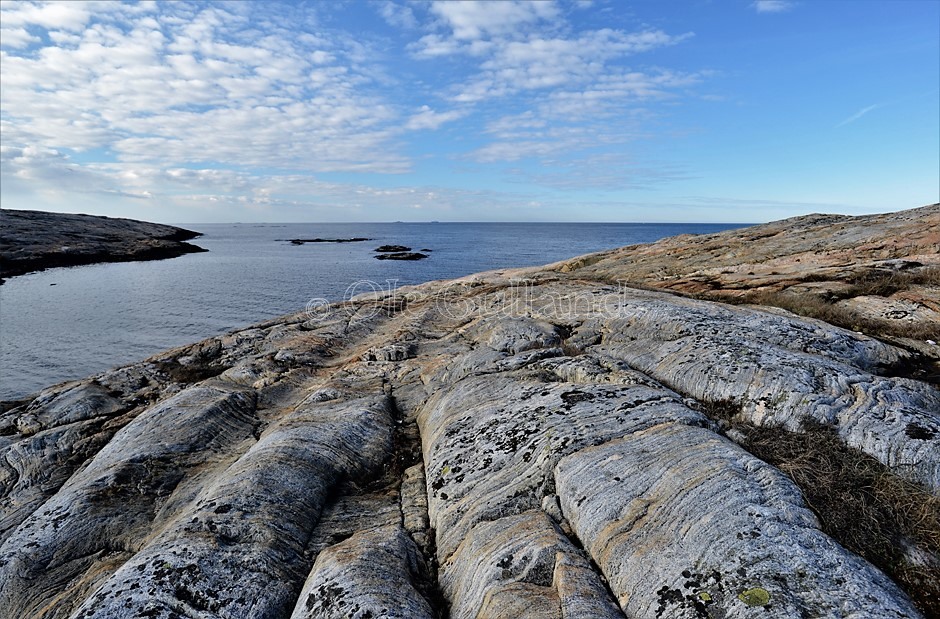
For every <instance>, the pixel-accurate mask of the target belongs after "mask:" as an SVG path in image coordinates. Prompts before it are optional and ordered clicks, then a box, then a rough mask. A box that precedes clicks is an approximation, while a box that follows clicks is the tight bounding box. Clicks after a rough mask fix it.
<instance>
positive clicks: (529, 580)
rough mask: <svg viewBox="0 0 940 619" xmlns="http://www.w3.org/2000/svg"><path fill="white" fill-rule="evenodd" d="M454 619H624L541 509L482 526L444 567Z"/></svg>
mask: <svg viewBox="0 0 940 619" xmlns="http://www.w3.org/2000/svg"><path fill="white" fill-rule="evenodd" d="M440 584H441V589H442V591H443V593H444V595H445V596H446V597H447V598H448V600H450V602H451V609H450V613H451V617H452V618H453V619H516V618H520V619H521V618H532V619H535V618H538V619H556V618H557V619H567V618H569V617H570V618H571V619H574V618H576V617H593V618H596V619H607V618H610V619H614V618H616V619H623V614H622V613H621V612H620V611H619V610H618V609H617V606H616V604H615V603H614V601H613V600H612V599H611V598H610V595H609V594H608V592H607V590H606V589H605V588H604V584H603V582H602V581H601V579H600V577H599V576H598V574H597V573H596V572H594V571H593V570H592V569H591V568H590V564H589V562H588V560H587V559H586V558H585V557H584V556H583V554H582V553H581V551H579V550H578V549H577V548H576V547H575V546H574V545H573V544H572V543H571V541H570V540H568V538H566V537H565V536H564V534H563V533H562V532H561V531H560V530H559V529H558V527H557V526H555V524H554V523H552V521H551V520H549V518H548V517H547V516H546V515H545V514H544V513H542V512H541V511H526V512H522V513H519V514H515V515H512V516H507V517H505V518H499V519H497V520H491V521H485V522H481V523H479V524H477V525H476V526H474V527H473V528H472V529H471V530H470V531H469V532H468V534H467V536H466V538H465V539H464V540H463V541H462V542H461V544H460V546H459V547H458V548H457V549H456V551H455V552H454V554H453V555H452V556H451V557H450V558H449V559H448V560H447V561H446V562H444V563H443V564H442V565H441V577H440Z"/></svg>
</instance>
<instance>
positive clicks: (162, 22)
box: [2, 3, 446, 173]
mask: <svg viewBox="0 0 940 619" xmlns="http://www.w3.org/2000/svg"><path fill="white" fill-rule="evenodd" d="M74 4H75V5H78V7H79V8H80V9H81V10H79V9H77V8H74V6H73V3H70V4H68V5H34V4H24V5H15V7H14V8H13V9H10V10H5V11H4V13H3V17H4V25H7V20H8V19H9V20H10V21H11V23H12V24H21V23H22V24H28V25H30V27H49V28H52V27H55V28H68V29H69V30H70V31H71V32H75V33H76V34H75V35H74V36H73V35H63V36H56V37H55V38H53V41H52V43H51V44H48V45H46V46H42V47H41V48H40V49H39V50H38V51H29V52H24V53H22V54H19V53H14V52H13V51H7V52H3V54H4V55H3V84H4V88H3V91H2V104H3V109H4V113H5V118H6V120H7V121H8V125H9V127H10V129H11V132H10V133H9V134H8V133H6V132H5V133H4V141H5V142H6V141H7V140H8V139H9V140H14V139H15V140H17V142H16V143H19V144H21V145H37V146H41V147H45V148H52V149H62V148H66V149H72V150H76V151H83V150H88V149H95V148H104V149H109V150H111V151H112V152H113V153H114V155H115V156H116V157H118V158H119V159H122V160H126V161H137V162H152V163H158V162H175V163H185V162H197V161H214V162H222V163H224V164H236V165H255V166H268V167H283V168H302V169H305V170H314V171H338V170H354V171H362V170H370V171H374V172H390V173H399V172H403V171H406V170H408V169H409V165H410V164H409V162H408V160H407V159H406V158H405V157H403V156H401V155H398V154H397V153H396V152H395V148H394V147H392V146H391V145H390V142H389V140H390V139H391V138H392V137H393V136H394V135H395V134H396V133H400V132H401V131H402V128H401V125H400V124H398V125H396V124H395V121H396V120H398V112H397V111H396V109H395V108H394V107H393V106H390V105H389V104H388V103H387V102H386V101H385V98H384V96H383V94H382V92H381V88H380V87H379V85H377V84H376V81H375V71H374V68H372V67H368V66H363V64H362V59H363V58H365V57H368V56H369V54H368V52H367V51H364V47H363V45H362V44H361V43H359V42H355V41H353V40H352V39H351V37H349V38H345V39H344V38H343V37H342V36H339V35H330V34H325V33H319V32H318V33H314V34H315V36H313V37H312V40H311V38H308V37H302V36H300V34H299V33H298V32H297V31H296V30H291V29H289V28H287V26H290V24H289V23H288V24H284V27H282V26H280V25H277V24H274V25H272V26H271V28H272V29H273V30H271V29H269V30H261V29H246V28H245V27H246V26H248V25H250V24H251V20H250V19H248V17H249V16H246V15H245V14H243V12H244V11H246V10H250V9H251V6H249V5H244V4H237V3H236V4H234V5H230V4H226V5H221V4H217V5H216V4H210V5H195V6H194V5H189V4H184V3H172V4H163V5H159V7H156V9H157V12H155V13H152V14H145V15H130V14H129V13H128V12H140V11H141V10H142V9H141V7H139V6H134V5H123V4H104V5H101V6H96V7H93V8H94V9H95V10H94V11H91V8H90V7H89V6H86V5H84V4H79V3H74ZM4 6H6V5H4ZM266 15H267V17H266V18H267V19H274V20H275V21H277V19H276V16H274V17H272V16H271V15H268V14H266ZM272 33H275V34H276V35H277V40H276V41H272V40H271V37H272V36H274V34H272ZM50 37H51V35H50ZM444 120H446V119H443V120H442V121H441V122H443V121H444Z"/></svg>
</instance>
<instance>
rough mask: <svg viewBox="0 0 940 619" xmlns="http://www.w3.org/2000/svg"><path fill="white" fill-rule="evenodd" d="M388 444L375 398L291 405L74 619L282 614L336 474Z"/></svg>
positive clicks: (367, 466) (382, 452)
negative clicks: (287, 412) (289, 410)
mask: <svg viewBox="0 0 940 619" xmlns="http://www.w3.org/2000/svg"><path fill="white" fill-rule="evenodd" d="M390 447H391V418H390V415H389V411H388V406H387V403H386V402H385V400H384V398H382V397H372V398H363V399H359V400H350V401H346V402H325V403H318V404H309V405H307V406H306V407H304V408H302V409H298V410H296V411H294V412H293V413H291V414H290V415H288V416H286V417H285V418H283V419H282V420H281V421H279V422H278V423H277V424H275V425H274V426H272V427H270V428H269V429H268V430H266V431H265V432H264V434H263V435H262V436H261V438H260V439H259V440H258V442H257V443H256V444H255V445H254V446H252V448H251V449H249V450H248V451H247V452H246V453H245V454H244V455H243V456H242V457H241V458H239V459H238V460H237V461H236V462H235V463H234V464H232V465H231V466H230V467H229V468H228V469H227V470H226V471H225V472H224V473H223V474H222V475H221V476H220V477H219V478H218V479H217V480H216V481H215V482H214V483H212V484H209V485H208V487H207V488H206V489H205V491H204V492H203V493H202V495H201V496H200V497H199V499H198V501H197V502H196V503H195V504H194V505H193V506H191V507H190V508H189V509H186V510H183V511H182V512H180V513H179V516H178V517H177V518H176V519H175V520H174V521H173V522H172V523H171V524H170V525H169V526H168V527H166V528H165V529H164V530H163V531H161V532H160V533H159V534H158V535H157V536H156V537H154V538H153V539H151V540H149V543H148V544H147V545H146V547H144V548H143V549H142V550H141V551H140V552H139V553H137V554H136V555H135V556H134V557H133V558H132V559H130V560H129V561H127V562H126V563H124V565H122V566H121V568H120V569H119V570H117V572H115V573H114V575H113V576H112V577H111V578H110V579H108V581H107V582H105V583H104V584H103V585H102V586H101V587H100V588H99V589H98V590H97V591H96V592H95V593H94V594H93V595H91V596H89V597H88V598H87V599H86V601H85V602H84V604H83V605H82V606H81V607H80V608H79V609H78V610H77V611H76V612H75V613H74V615H73V617H74V619H90V618H93V617H94V618H99V619H101V618H109V619H118V618H121V619H123V618H128V619H130V618H131V617H138V616H141V614H142V613H146V612H157V613H160V612H163V613H169V612H170V611H173V612H183V613H185V614H186V615H188V616H193V615H198V613H211V615H210V616H218V617H224V618H227V619H229V618H230V619H236V618H240V617H269V616H270V617H275V616H283V615H284V614H286V613H287V612H289V611H290V609H291V608H293V606H294V604H295V601H296V595H297V591H298V590H299V588H300V585H301V583H302V582H303V580H304V578H305V577H306V575H307V573H308V569H309V567H310V560H309V559H308V558H307V557H306V555H305V552H304V551H305V546H306V543H307V541H308V539H309V538H310V536H311V532H312V531H313V529H314V527H315V525H316V523H317V520H318V518H319V515H320V513H321V511H322V509H323V508H324V506H325V505H326V502H327V499H328V497H329V496H330V492H331V491H332V489H333V488H335V487H336V485H337V484H338V483H339V482H341V481H342V480H344V479H348V478H359V477H361V476H367V475H371V474H374V472H375V470H376V469H378V468H379V467H380V465H381V462H383V461H384V460H385V458H386V457H387V455H388V451H389V449H390ZM233 574H234V575H238V577H237V578H233V577H232V576H233ZM180 609H182V611H180Z"/></svg>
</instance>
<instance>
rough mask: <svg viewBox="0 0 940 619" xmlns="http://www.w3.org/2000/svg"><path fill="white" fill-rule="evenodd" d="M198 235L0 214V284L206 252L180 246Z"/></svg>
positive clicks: (87, 218) (102, 220) (133, 224)
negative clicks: (57, 271)
mask: <svg viewBox="0 0 940 619" xmlns="http://www.w3.org/2000/svg"><path fill="white" fill-rule="evenodd" d="M199 236H202V235H201V234H200V233H199V232H193V231H192V230H186V229H183V228H177V227H175V226H167V225H164V224H154V223H148V222H144V221H137V220H134V219H117V218H112V217H100V216H96V215H78V214H70V213H48V212H45V211H20V210H13V209H6V208H5V209H2V210H0V281H2V279H3V278H7V277H14V276H16V275H23V274H24V273H30V272H33V271H43V270H45V269H50V268H53V267H70V266H78V265H82V264H93V263H97V262H132V261H136V260H161V259H164V258H175V257H177V256H182V255H183V254H190V253H195V252H203V251H207V250H205V249H203V248H202V247H198V246H196V245H192V244H190V243H186V242H185V241H188V240H191V239H194V238H196V237H199Z"/></svg>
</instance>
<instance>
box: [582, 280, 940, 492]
mask: <svg viewBox="0 0 940 619" xmlns="http://www.w3.org/2000/svg"><path fill="white" fill-rule="evenodd" d="M640 299H642V300H643V302H642V303H639V302H637V303H634V304H632V305H631V306H630V308H629V309H626V310H624V311H625V315H623V316H621V317H618V318H616V319H613V320H611V321H609V323H608V324H607V331H608V333H607V334H606V335H605V337H604V341H603V343H602V344H600V345H598V346H597V347H596V349H597V351H598V352H600V353H602V354H605V355H608V356H610V357H614V358H619V359H621V360H623V361H626V362H627V363H628V364H629V365H631V366H632V367H634V368H636V369H638V370H640V371H642V372H644V373H646V374H649V375H650V376H652V377H653V378H655V379H657V380H659V381H661V382H662V383H664V384H665V385H667V386H669V387H671V388H672V389H675V390H676V391H679V392H681V393H683V394H686V395H690V396H692V397H694V398H696V399H699V400H705V401H711V402H714V401H732V402H735V403H736V404H738V405H740V406H741V418H742V420H745V421H749V422H751V423H754V424H756V425H763V426H771V427H773V426H782V427H784V428H786V429H788V430H790V431H795V432H798V431H800V430H801V426H802V424H803V422H804V420H811V421H816V422H818V423H822V424H826V425H832V426H834V427H835V429H836V431H837V432H838V434H839V436H840V437H841V438H842V440H843V441H845V443H846V444H848V445H850V446H852V447H855V448H857V449H860V450H862V451H864V452H865V453H867V454H869V455H871V456H872V457H874V458H876V459H877V460H879V461H880V462H881V463H883V464H885V465H886V466H888V467H889V468H891V469H893V470H894V471H896V472H897V473H899V474H901V475H905V476H907V477H909V478H911V479H914V480H915V481H918V482H921V483H923V484H925V485H927V486H928V487H930V488H932V489H933V490H938V489H940V443H938V441H937V440H934V439H932V438H927V439H917V438H913V437H912V434H914V435H915V436H916V435H918V433H916V432H914V433H912V431H911V429H912V428H924V429H926V434H927V435H929V436H930V437H933V436H938V435H940V391H938V390H937V389H936V388H934V387H932V386H929V385H927V384H925V383H921V382H918V381H913V380H908V379H903V378H888V377H884V376H878V375H875V374H871V373H869V372H867V371H865V370H862V369H859V368H858V367H856V366H854V365H851V364H850V363H848V362H847V359H848V358H850V357H852V358H858V357H861V358H864V359H867V361H866V363H862V364H861V365H872V363H874V361H875V360H877V359H880V360H884V361H885V362H886V363H887V362H891V361H892V360H893V359H895V357H894V356H893V353H892V352H891V349H892V348H893V347H891V346H889V345H887V344H879V345H878V346H871V345H869V344H868V342H864V341H861V342H858V346H857V347H854V348H853V347H852V345H851V343H852V342H854V341H855V340H853V339H852V338H850V337H848V336H845V337H842V338H838V337H836V336H835V335H833V336H831V337H823V336H817V335H816V334H815V333H810V334H807V333H808V330H804V332H803V335H802V336H800V335H799V334H794V335H793V337H794V338H795V339H798V338H799V337H804V342H803V343H802V344H801V345H800V346H793V345H783V344H781V341H782V340H784V339H785V338H787V337H788V336H789V335H790V333H791V332H793V330H792V329H791V328H790V327H789V326H788V325H790V324H791V323H792V322H793V321H787V322H782V323H781V322H780V320H779V317H778V316H775V315H773V314H768V313H765V312H759V311H755V310H750V309H747V308H735V307H721V306H718V305H717V304H714V303H710V302H705V301H690V300H683V301H682V302H681V303H674V302H672V301H667V300H662V299H655V298H650V297H649V295H643V296H642V297H640ZM640 299H638V301H639V300H640ZM828 331H832V332H835V333H836V334H838V333H839V332H842V330H841V329H836V328H835V327H829V329H828ZM827 340H829V341H833V342H841V345H843V346H844V347H845V349H846V350H849V351H852V352H851V353H849V352H845V351H843V353H840V354H839V355H837V356H838V357H842V358H844V359H846V361H839V360H838V359H836V358H833V356H832V355H825V354H819V353H818V350H819V349H825V347H826V345H825V341H827ZM795 348H799V349H800V350H796V349H795Z"/></svg>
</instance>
